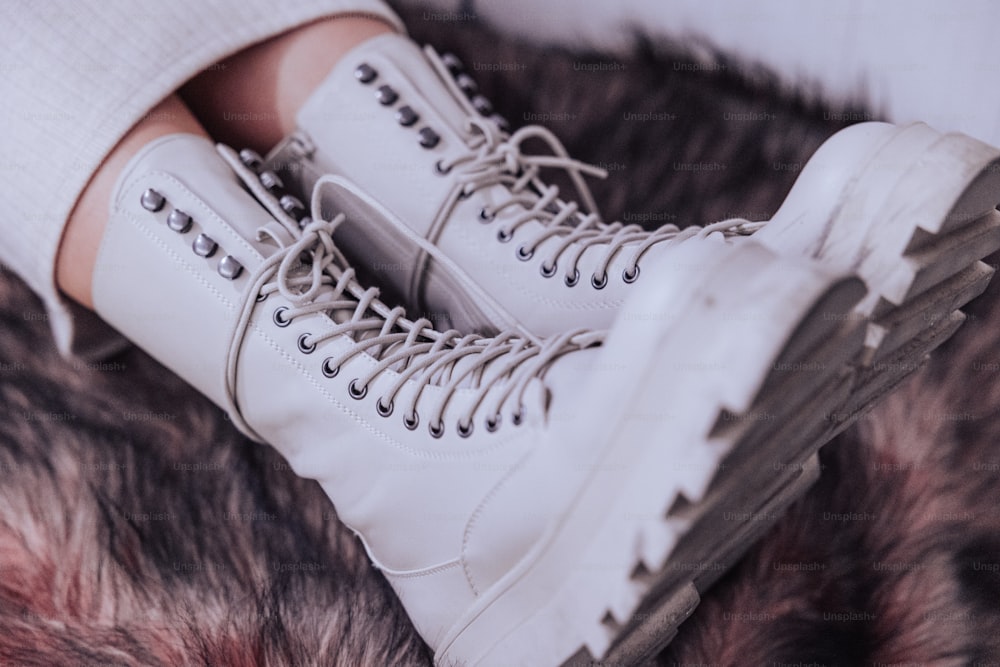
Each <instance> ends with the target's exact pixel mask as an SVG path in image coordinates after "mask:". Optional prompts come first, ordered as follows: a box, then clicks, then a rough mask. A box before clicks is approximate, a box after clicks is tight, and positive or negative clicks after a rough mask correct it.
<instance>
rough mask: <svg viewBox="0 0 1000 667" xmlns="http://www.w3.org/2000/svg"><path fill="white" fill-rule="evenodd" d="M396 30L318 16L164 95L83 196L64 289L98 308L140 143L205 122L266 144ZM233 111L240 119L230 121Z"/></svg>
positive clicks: (226, 138) (70, 238)
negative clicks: (116, 193) (99, 276)
mask: <svg viewBox="0 0 1000 667" xmlns="http://www.w3.org/2000/svg"><path fill="white" fill-rule="evenodd" d="M392 30H393V28H392V27H391V26H389V25H388V24H386V23H383V22H381V21H378V20H374V19H367V18H356V17H341V18H337V17H334V18H332V19H326V20H322V21H317V22H315V23H311V24H309V25H307V26H303V27H301V28H298V29H296V30H292V31H289V32H287V33H285V34H283V35H280V36H278V37H275V38H274V39H271V40H268V41H266V42H263V43H261V44H258V45H255V46H252V47H250V48H248V49H245V50H244V51H241V52H240V53H238V54H236V55H234V56H233V57H231V58H229V59H228V60H226V61H224V62H222V63H219V64H218V66H216V67H213V68H211V69H209V70H207V71H205V72H204V73H202V74H200V75H199V76H197V77H195V78H194V79H193V80H192V81H191V82H189V83H188V84H187V85H185V86H184V87H183V88H182V89H181V90H180V91H179V93H180V97H178V96H177V95H171V96H170V97H168V98H167V99H165V100H164V101H163V102H161V103H160V104H159V105H158V106H157V107H156V108H154V109H152V110H151V111H150V113H149V115H148V116H147V117H146V118H145V119H144V120H142V121H141V122H140V123H139V124H137V125H136V126H135V127H134V128H133V129H132V130H131V131H130V132H129V134H128V135H126V136H125V138H124V139H122V141H121V143H119V144H118V146H117V147H115V149H114V150H113V151H112V152H111V154H109V155H108V157H107V159H106V160H105V161H104V163H103V164H102V165H101V168H100V169H98V171H97V172H96V173H95V174H94V176H93V178H92V179H91V181H90V183H89V184H88V185H87V188H86V189H85V190H84V191H83V193H82V194H81V195H80V199H79V200H78V201H77V203H76V206H75V208H74V209H73V212H72V213H71V214H70V217H69V220H68V221H67V223H66V229H65V231H64V232H63V238H62V244H61V246H60V249H59V256H58V257H57V258H56V283H57V284H58V285H59V288H60V289H61V290H63V292H65V293H66V294H67V295H68V296H69V297H71V298H72V299H74V300H75V301H77V302H79V303H80V304H82V305H84V306H86V307H88V308H91V309H92V308H93V299H92V297H91V277H92V275H93V272H94V262H95V260H96V257H97V251H98V248H99V246H100V242H101V238H102V236H103V234H104V227H105V225H106V224H107V217H108V206H109V204H110V199H111V193H112V190H113V189H114V186H115V183H116V181H117V179H118V175H119V174H120V173H121V171H122V169H123V168H124V167H125V165H126V164H127V163H128V161H129V159H131V158H132V156H133V155H135V154H136V153H137V152H138V151H139V150H140V149H141V148H142V147H143V146H145V145H146V144H147V143H149V142H150V141H152V140H153V139H156V138H157V137H160V136H163V135H166V134H172V133H174V132H193V133H196V134H205V128H207V129H208V130H209V133H210V134H211V135H212V137H213V138H214V139H216V140H218V141H222V142H225V143H231V144H234V145H236V146H239V147H244V146H248V147H251V148H255V149H257V150H260V151H266V150H268V149H270V148H271V147H272V146H273V145H274V144H276V143H277V142H278V141H279V140H280V139H281V138H282V137H283V136H284V135H285V134H286V133H287V132H289V131H291V130H292V129H293V128H294V126H295V113H296V111H298V108H299V107H300V106H301V105H302V103H303V102H305V100H306V98H308V96H309V94H310V93H311V92H312V90H313V89H314V88H315V87H316V86H317V85H318V84H319V83H320V82H321V81H322V80H323V78H324V77H325V76H326V75H327V73H328V72H329V71H330V70H331V69H332V67H333V66H334V65H335V64H336V63H337V61H338V60H339V59H340V58H341V56H343V55H344V53H346V52H347V51H348V50H350V49H351V48H352V47H353V46H355V45H356V44H359V43H361V42H362V41H364V40H366V39H368V38H369V37H373V36H375V35H378V34H380V33H383V32H390V31H392ZM182 98H183V100H184V101H182ZM185 103H187V105H188V106H185ZM192 111H194V114H192ZM230 114H233V115H235V116H237V117H239V118H240V119H239V120H227V117H229V116H230ZM241 114H247V115H249V116H250V118H251V120H243V119H242V118H244V117H245V116H243V115H241ZM196 116H197V117H198V118H196ZM199 120H200V121H201V122H200V123H199ZM203 125H204V127H203Z"/></svg>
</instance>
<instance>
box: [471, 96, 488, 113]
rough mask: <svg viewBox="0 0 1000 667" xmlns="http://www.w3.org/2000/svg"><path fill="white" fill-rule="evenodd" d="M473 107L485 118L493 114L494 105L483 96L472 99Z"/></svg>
mask: <svg viewBox="0 0 1000 667" xmlns="http://www.w3.org/2000/svg"><path fill="white" fill-rule="evenodd" d="M472 106H473V107H475V109H476V111H478V112H479V113H481V114H483V115H484V116H489V115H490V114H491V113H493V103H492V102H490V101H489V100H488V99H486V98H485V97H483V96H482V95H476V96H475V97H473V98H472Z"/></svg>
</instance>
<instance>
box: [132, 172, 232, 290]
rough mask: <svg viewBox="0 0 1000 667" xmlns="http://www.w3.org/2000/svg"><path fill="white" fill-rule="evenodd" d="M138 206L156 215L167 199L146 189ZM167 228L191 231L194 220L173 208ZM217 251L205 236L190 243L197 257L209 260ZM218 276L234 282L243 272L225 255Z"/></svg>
mask: <svg viewBox="0 0 1000 667" xmlns="http://www.w3.org/2000/svg"><path fill="white" fill-rule="evenodd" d="M139 204H140V205H141V206H142V207H143V208H144V209H146V210H147V211H149V212H150V213H158V212H159V211H162V210H163V208H164V207H165V206H166V205H167V198H166V197H165V196H163V195H162V194H161V193H160V192H158V191H156V190H154V189H153V188H147V189H146V190H145V191H144V192H143V193H142V195H141V196H140V197H139ZM166 223H167V228H168V229H170V230H171V231H174V232H177V233H178V234H187V233H188V232H189V231H191V227H192V226H193V224H194V220H193V219H192V218H191V216H190V215H188V214H187V213H185V212H184V211H182V210H181V209H179V208H173V209H171V210H170V213H168V214H167V219H166ZM218 249H219V244H218V243H216V242H215V240H214V239H212V237H210V236H208V235H207V234H203V233H202V234H198V236H196V237H195V239H194V241H193V242H192V243H191V250H192V252H194V254H196V255H198V256H199V257H204V258H206V259H207V258H209V257H211V256H213V255H214V254H215V253H216V251H217V250H218ZM217 270H218V272H219V275H220V276H222V277H223V278H225V279H226V280H236V279H237V278H238V277H239V275H240V274H241V273H242V272H243V265H242V264H240V263H239V261H237V259H236V258H235V257H233V256H232V255H225V256H224V257H223V258H222V259H221V260H220V261H219V265H218V268H217Z"/></svg>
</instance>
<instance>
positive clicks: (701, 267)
mask: <svg viewBox="0 0 1000 667" xmlns="http://www.w3.org/2000/svg"><path fill="white" fill-rule="evenodd" d="M219 151H221V153H222V155H223V157H220V156H219V153H217V152H216V149H215V148H214V147H213V146H212V145H211V143H209V142H208V141H207V140H205V139H202V138H198V137H195V136H192V135H172V136H170V137H165V138H162V139H159V140H157V141H155V142H153V143H151V144H150V145H148V146H147V147H146V148H145V149H143V150H142V151H141V152H140V154H138V155H137V156H136V157H135V158H134V159H133V160H132V162H131V163H130V164H129V166H128V167H127V168H126V170H125V172H124V173H123V175H122V177H121V179H120V181H119V183H118V185H117V189H116V194H115V196H114V199H113V203H112V208H111V217H110V221H109V224H108V227H107V231H106V233H105V236H104V238H103V240H102V244H101V249H100V254H99V257H98V260H97V267H96V272H95V275H94V286H93V292H94V300H95V304H96V308H97V311H98V312H99V313H100V314H101V315H102V316H103V317H104V318H105V319H107V321H108V322H110V323H111V324H113V325H114V326H115V327H117V328H118V329H120V330H121V331H122V332H123V333H125V334H126V335H127V336H128V337H130V338H131V339H132V340H134V341H135V342H136V343H138V344H139V345H140V346H142V347H143V348H145V349H146V350H147V351H148V352H150V353H151V354H152V355H153V356H155V357H156V358H157V359H159V360H160V361H161V362H163V363H164V364H165V365H166V366H168V367H169V368H171V369H173V370H174V371H176V372H177V373H178V374H179V375H181V376H182V377H183V378H185V379H186V380H187V381H189V382H190V383H191V384H192V385H194V386H195V387H196V388H198V389H199V390H201V391H202V392H204V393H205V394H206V395H207V396H209V397H210V398H211V399H212V400H214V401H215V402H216V403H217V404H219V405H220V406H223V407H224V408H226V409H227V410H228V412H229V414H230V416H231V418H232V419H233V421H234V423H235V424H237V425H238V426H239V427H240V428H241V429H242V430H243V431H244V432H245V433H247V434H248V435H250V436H251V437H254V438H256V439H259V440H266V441H267V442H269V443H271V444H273V445H274V446H275V447H276V448H277V449H278V450H279V451H281V452H282V453H283V454H284V456H285V457H287V459H288V460H289V462H290V463H291V465H292V467H293V468H294V470H295V471H296V472H297V473H299V474H301V475H304V476H307V477H311V478H315V479H317V480H318V481H319V482H320V484H321V485H322V486H323V488H324V489H325V490H326V492H327V493H328V495H329V496H330V498H331V499H332V500H333V501H334V503H335V506H336V509H337V512H338V515H339V517H340V518H341V519H342V520H343V521H344V522H345V523H346V524H347V525H348V526H350V527H351V528H352V529H353V530H354V531H356V532H357V533H358V535H359V536H360V537H361V539H362V540H363V541H364V544H365V546H366V548H367V549H368V552H369V554H370V556H371V558H372V560H373V561H374V562H375V564H376V565H377V566H378V567H379V568H380V569H381V570H382V571H383V573H384V574H385V576H386V577H387V578H388V580H389V581H390V582H391V584H392V585H393V586H394V588H395V590H396V591H397V592H398V593H399V595H400V598H401V599H402V601H403V604H404V605H405V607H406V609H407V611H408V613H409V614H410V617H411V618H412V619H413V622H414V624H415V625H416V627H417V629H418V630H419V631H420V633H421V634H422V636H423V637H424V638H425V639H426V640H427V642H428V643H429V644H430V645H431V646H432V647H433V648H434V649H435V651H436V659H437V661H438V662H439V663H441V664H449V665H450V664H490V665H495V664H533V665H555V664H561V663H563V662H564V661H566V660H568V659H571V658H573V657H574V656H576V657H580V656H586V655H588V654H589V655H591V656H593V657H595V658H601V657H604V656H612V657H614V656H618V658H614V659H625V658H627V657H628V656H633V657H634V656H637V655H640V654H642V653H647V652H649V651H651V650H655V648H657V647H658V646H659V645H660V644H662V643H664V642H666V641H667V640H669V638H670V636H671V633H672V632H673V629H674V627H675V626H676V624H677V623H679V622H680V621H681V620H683V618H684V617H685V616H686V614H688V613H690V608H691V606H692V605H693V604H694V602H696V601H697V591H699V590H703V589H704V587H705V586H707V585H708V584H709V583H710V582H711V581H712V580H713V579H714V578H715V577H717V576H718V574H719V571H720V570H723V569H725V567H726V566H728V565H729V564H731V563H732V561H733V560H734V559H735V558H736V557H737V555H738V554H739V553H740V552H741V551H742V550H743V549H745V548H746V547H747V546H748V545H749V543H750V541H751V540H752V539H753V538H754V537H755V535H756V534H757V533H758V532H759V530H760V529H761V528H762V527H763V526H765V525H766V524H765V523H761V522H760V521H759V520H758V519H757V518H755V516H751V515H748V516H747V517H746V518H745V519H743V520H739V519H732V518H730V517H728V516H727V515H726V513H732V512H734V511H736V510H737V509H739V510H741V511H746V510H749V511H751V512H757V513H759V512H762V511H763V512H775V511H776V509H775V508H778V509H780V507H783V506H784V504H786V503H787V498H790V497H791V496H792V495H794V493H797V492H798V491H799V490H800V489H801V486H802V484H803V481H802V480H806V481H808V479H809V478H808V475H800V473H801V471H802V470H805V469H806V468H807V467H808V466H803V464H801V463H800V461H801V460H802V459H803V458H805V459H808V457H809V456H810V455H811V454H812V452H813V451H814V450H815V448H816V447H818V444H819V443H821V442H822V441H823V440H824V439H825V438H827V437H829V434H830V433H831V432H832V430H835V425H832V424H829V423H827V422H825V421H824V415H825V414H827V413H829V412H830V411H831V410H832V409H835V408H836V406H837V405H839V403H838V401H842V400H843V399H844V398H845V396H846V389H847V387H849V384H850V378H849V377H848V376H847V375H845V374H844V368H845V363H847V362H849V361H850V360H851V359H853V358H854V357H855V356H856V355H858V354H860V351H861V338H862V336H861V333H862V331H861V328H859V327H858V326H857V325H856V323H853V322H851V321H850V318H848V317H847V314H848V313H849V312H850V310H851V308H852V307H853V304H854V303H855V302H856V301H857V299H859V298H860V297H861V296H862V294H863V288H862V287H861V284H860V282H859V281H857V280H853V279H849V280H843V281H834V280H832V279H831V278H830V277H828V275H827V274H825V273H823V272H820V271H818V270H816V269H815V268H814V267H813V266H812V265H810V264H807V263H796V262H792V261H787V260H781V259H779V258H777V257H776V256H775V255H774V253H773V252H771V251H768V250H766V249H764V248H762V247H760V246H758V245H756V244H744V245H742V246H740V247H738V248H734V247H731V246H727V245H725V244H719V245H714V244H700V245H699V244H687V245H688V250H687V251H686V252H684V253H680V252H679V253H678V254H677V259H676V260H675V261H674V262H672V263H671V264H670V266H669V267H668V268H667V270H664V271H663V273H662V274H661V275H658V276H657V277H656V279H657V281H658V285H657V286H658V289H655V290H643V291H638V292H637V294H636V295H635V298H634V300H631V301H629V303H628V304H627V305H626V306H625V308H624V309H623V311H622V315H621V317H620V318H619V320H618V322H617V324H615V326H613V327H612V328H611V331H610V334H609V335H608V337H607V339H606V340H603V339H604V335H603V334H595V333H590V332H587V331H585V330H571V331H567V332H565V333H564V334H562V335H559V336H556V337H554V338H551V339H549V340H547V341H545V342H544V343H541V344H536V343H535V342H532V341H530V340H528V339H525V338H524V337H522V336H520V335H518V334H515V333H503V334H501V335H499V336H497V337H496V338H493V339H486V338H480V337H478V336H475V335H462V334H459V333H458V332H457V331H448V332H438V331H435V330H433V328H432V327H431V325H430V322H429V321H427V320H419V321H416V322H413V321H410V320H408V319H406V318H405V317H404V315H403V311H402V309H401V308H390V307H388V306H386V305H385V304H383V303H382V302H381V301H379V299H378V298H377V292H376V290H374V289H365V288H363V287H362V286H361V285H359V283H358V282H357V281H356V280H355V279H354V271H353V270H352V269H351V268H350V267H349V266H348V265H347V263H346V262H345V260H344V259H343V257H342V256H341V255H340V253H339V251H338V250H337V248H336V247H335V246H334V244H333V242H332V238H331V237H332V236H333V235H334V234H335V231H336V230H337V225H338V224H344V223H342V222H341V220H342V216H338V217H337V218H336V219H334V220H324V219H321V218H320V216H319V215H318V213H319V208H320V207H319V201H318V197H317V198H316V201H314V202H313V207H312V208H313V215H314V218H312V219H310V218H301V219H296V218H295V217H292V216H289V215H288V214H287V213H286V211H285V210H283V208H282V204H280V203H279V202H280V201H283V202H284V207H285V208H287V209H288V210H292V211H295V212H296V213H297V214H298V213H301V212H300V211H299V210H298V209H299V207H297V206H296V203H295V202H294V201H293V200H291V199H288V198H287V197H284V198H281V199H279V195H281V194H282V193H281V192H280V190H278V188H277V186H276V184H275V182H274V181H273V179H272V175H270V174H264V175H263V178H262V180H258V175H257V174H255V173H254V172H253V171H252V170H251V169H250V168H249V167H248V166H246V165H244V164H242V163H241V162H240V159H239V158H238V157H237V155H236V154H235V153H233V152H232V151H231V150H229V149H227V148H225V147H220V148H219ZM246 162H249V163H250V164H251V165H253V164H254V160H253V157H252V156H249V155H247V156H246ZM268 185H269V186H271V188H272V190H274V191H275V192H273V193H272V192H269V191H267V190H266V187H265V186H268ZM251 193H253V194H251ZM363 203H364V202H363V201H362V204H363ZM375 208H376V209H377V206H376V207H375ZM382 214H387V213H386V212H385V211H382ZM684 267H686V268H684ZM737 277H739V279H738V280H736V278H737ZM602 340H603V344H601V345H598V344H600V343H601V342H602ZM807 366H808V367H809V368H811V369H813V370H812V372H807V373H803V372H787V373H786V372H783V371H782V369H786V368H798V369H801V368H805V367H807ZM764 415H766V416H767V418H766V419H765V418H763V417H762V416H764ZM773 457H777V458H773ZM778 459H780V460H782V461H786V462H787V464H788V466H794V467H789V468H787V470H788V471H790V472H791V471H794V474H788V475H786V474H784V473H781V474H776V473H773V472H772V473H770V474H760V469H761V468H762V467H764V468H767V469H770V468H771V465H772V460H778ZM724 460H725V461H728V463H727V464H725V465H723V464H722V462H723V461H724ZM783 470H784V469H783ZM775 499H777V500H775ZM761 508H763V509H761ZM678 559H680V560H678ZM693 563H708V564H712V565H711V569H710V571H707V572H706V570H705V568H702V567H695V566H694V565H693ZM640 605H642V606H641V607H640ZM650 606H658V607H657V608H660V609H670V610H673V611H671V612H670V613H669V614H668V613H666V612H657V613H653V614H649V613H647V612H645V611H640V612H639V613H637V610H641V609H647V608H650ZM622 656H625V657H622Z"/></svg>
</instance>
